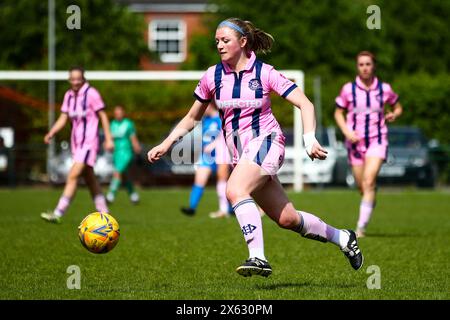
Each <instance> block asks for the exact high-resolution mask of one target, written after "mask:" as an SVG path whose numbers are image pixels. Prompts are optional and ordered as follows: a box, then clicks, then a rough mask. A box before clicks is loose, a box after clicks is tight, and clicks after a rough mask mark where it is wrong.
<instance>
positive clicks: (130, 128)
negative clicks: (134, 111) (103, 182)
mask: <svg viewBox="0 0 450 320" xmlns="http://www.w3.org/2000/svg"><path fill="white" fill-rule="evenodd" d="M111 134H112V136H113V138H114V153H113V161H114V174H113V178H112V180H111V184H110V186H109V191H108V194H107V195H106V200H107V201H108V202H109V203H112V202H114V199H115V196H116V193H117V190H119V188H120V186H121V184H123V185H124V186H125V188H126V189H127V191H128V194H129V196H130V200H131V202H132V203H133V204H137V203H138V202H139V194H138V193H137V192H136V190H135V189H134V186H133V182H132V181H131V178H130V177H129V175H128V169H129V167H130V165H131V163H132V162H133V159H134V153H136V154H139V153H140V152H141V146H140V144H139V140H138V138H137V136H136V129H135V127H134V123H133V121H131V120H130V119H128V118H125V110H124V108H123V107H122V106H120V105H119V106H116V107H115V108H114V120H113V121H111Z"/></svg>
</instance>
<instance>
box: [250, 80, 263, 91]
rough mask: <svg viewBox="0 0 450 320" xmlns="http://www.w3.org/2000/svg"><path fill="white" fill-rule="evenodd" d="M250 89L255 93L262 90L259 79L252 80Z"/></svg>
mask: <svg viewBox="0 0 450 320" xmlns="http://www.w3.org/2000/svg"><path fill="white" fill-rule="evenodd" d="M248 87H249V88H250V89H251V90H253V91H256V90H258V89H262V85H261V81H260V80H259V79H252V80H250V81H249V82H248Z"/></svg>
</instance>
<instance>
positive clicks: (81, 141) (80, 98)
mask: <svg viewBox="0 0 450 320" xmlns="http://www.w3.org/2000/svg"><path fill="white" fill-rule="evenodd" d="M69 82H70V86H71V89H69V90H68V91H67V92H66V93H65V95H64V101H63V104H62V106H61V115H60V116H59V118H58V120H57V121H56V122H55V124H54V125H53V127H52V128H51V130H50V131H49V132H48V133H47V134H46V136H45V137H44V142H45V143H47V144H48V143H49V142H50V139H52V138H53V137H54V136H55V134H56V133H58V132H59V131H60V130H61V129H62V128H64V126H65V125H66V123H67V120H68V119H70V120H71V122H72V131H71V136H70V146H71V151H72V157H73V165H72V168H71V169H70V171H69V175H68V176H67V180H66V185H65V187H64V191H63V194H62V196H61V198H60V199H59V201H58V204H57V206H56V208H55V210H53V212H45V213H42V214H41V217H42V218H43V219H44V220H46V221H49V222H55V223H59V222H61V217H62V216H63V215H64V213H65V212H66V210H67V208H68V207H69V205H70V202H71V201H72V199H73V198H74V196H75V193H76V190H77V183H78V178H79V177H80V176H83V177H84V180H85V181H86V184H87V186H88V187H89V191H90V193H91V196H92V198H93V199H94V204H95V209H96V210H97V211H100V212H108V206H107V204H106V201H105V197H104V196H103V194H102V191H101V188H100V185H99V183H98V181H97V178H96V177H95V174H94V165H95V161H96V159H97V153H98V150H99V137H98V122H99V119H100V121H101V123H102V127H103V131H104V133H105V143H104V148H105V149H107V150H112V149H113V147H114V142H113V140H112V137H111V132H110V129H109V121H108V116H107V114H106V112H105V111H104V108H105V104H104V103H103V100H102V97H101V96H100V94H99V93H98V91H97V90H96V89H95V88H94V87H91V86H90V85H89V83H88V82H87V81H86V79H85V78H84V70H83V68H81V67H74V68H71V69H70V70H69Z"/></svg>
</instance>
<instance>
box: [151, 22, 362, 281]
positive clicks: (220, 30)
mask: <svg viewBox="0 0 450 320" xmlns="http://www.w3.org/2000/svg"><path fill="white" fill-rule="evenodd" d="M215 40H216V46H217V50H218V52H219V55H220V57H221V62H220V63H218V64H217V65H215V66H212V67H210V68H209V69H208V70H207V71H206V73H205V74H204V76H203V77H202V78H201V80H200V82H199V84H198V86H197V88H196V89H195V93H194V96H195V98H196V101H195V102H194V104H193V105H192V107H191V109H190V110H189V112H188V114H187V115H186V116H185V117H184V118H183V119H182V120H181V121H180V123H179V124H178V125H177V126H176V127H175V129H174V130H173V131H172V132H171V133H170V135H169V136H168V137H167V138H166V139H165V140H164V141H163V142H162V143H161V144H160V145H158V146H156V147H154V148H153V149H152V150H150V151H149V152H148V159H149V161H150V162H154V161H156V160H158V159H160V157H161V156H162V155H164V154H165V153H166V152H167V151H168V150H169V148H170V147H171V146H172V144H173V143H174V142H175V141H176V140H177V139H178V138H179V137H180V136H182V135H184V134H185V133H186V132H188V131H190V130H192V128H193V127H194V125H195V123H196V121H200V120H201V117H202V115H203V113H204V111H205V109H206V107H207V106H208V103H209V102H210V101H214V103H215V104H216V106H217V107H218V108H219V113H220V116H221V119H222V123H223V125H222V128H223V133H224V136H225V140H226V143H227V146H228V149H229V150H230V153H231V155H232V159H231V161H232V165H233V167H234V168H233V171H232V173H231V176H230V178H229V180H228V183H227V197H228V200H229V201H230V202H231V204H232V205H233V209H234V212H235V214H236V217H237V220H238V222H239V225H240V227H241V231H242V233H243V234H244V238H245V241H246V242H247V246H248V249H249V258H248V259H247V260H246V261H245V262H244V263H243V264H242V265H240V266H239V267H238V268H237V269H236V271H237V272H238V273H239V274H240V275H242V276H252V275H261V276H266V277H267V276H269V275H270V274H271V273H272V268H271V266H270V265H269V263H268V261H267V259H266V257H265V254H264V241H263V231H262V222H261V217H260V213H259V210H258V207H257V205H256V204H258V205H259V206H260V207H261V208H262V209H263V210H264V212H265V213H266V214H267V215H268V216H269V217H270V218H271V219H272V220H274V221H275V222H276V223H277V224H278V225H279V226H280V227H282V228H285V229H289V230H292V231H294V232H297V233H299V234H301V235H302V236H304V237H306V238H310V239H314V240H319V241H322V242H327V241H330V242H332V243H334V244H335V245H337V246H338V247H339V248H340V249H341V250H342V251H343V252H344V254H345V256H346V257H347V258H348V259H349V261H350V264H351V265H352V267H353V268H354V269H356V270H358V269H359V268H361V266H362V263H363V256H362V253H361V251H360V249H359V248H358V244H357V239H356V236H355V233H354V232H353V231H350V230H339V229H336V228H333V227H332V226H330V225H327V224H326V223H325V222H323V221H322V220H320V219H319V218H317V217H316V216H314V215H312V214H310V213H307V212H303V211H297V210H296V209H295V208H294V206H293V204H292V203H291V202H290V201H289V199H288V198H287V196H286V194H285V192H284V190H283V187H282V185H281V183H280V182H279V180H278V178H277V176H276V174H277V171H278V169H279V167H280V166H281V164H282V162H283V159H284V142H285V138H284V135H283V133H282V131H281V128H280V126H279V124H278V122H277V120H276V119H275V117H274V116H273V114H272V111H271V105H270V92H275V93H277V94H278V95H280V96H282V97H284V98H285V99H287V100H288V101H289V102H291V103H292V104H294V105H295V106H297V107H298V108H300V109H301V111H302V119H303V127H304V132H305V134H304V136H303V137H304V142H305V146H306V150H307V153H308V155H309V156H310V157H311V159H325V158H326V155H327V152H326V150H324V149H323V148H322V147H321V146H320V144H319V143H318V142H317V140H316V138H315V116H314V106H313V105H312V103H311V102H310V101H309V100H308V98H307V97H306V96H305V95H304V94H303V92H302V91H301V90H300V89H299V88H298V87H297V86H296V85H295V84H294V83H293V82H291V81H290V80H288V79H286V78H285V77H284V76H283V75H282V74H280V73H279V72H278V71H276V70H275V69H274V68H273V67H272V66H270V65H268V64H265V63H263V62H261V61H260V60H258V59H256V56H255V52H262V53H266V52H268V51H269V50H270V48H271V46H272V43H273V38H272V36H271V35H269V34H267V33H265V32H263V31H262V30H259V29H257V28H255V27H254V26H253V24H252V23H251V22H249V21H242V20H240V19H237V18H230V19H227V20H225V21H223V22H221V23H220V24H219V26H218V27H217V30H216V35H215Z"/></svg>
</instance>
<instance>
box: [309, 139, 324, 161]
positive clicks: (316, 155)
mask: <svg viewBox="0 0 450 320" xmlns="http://www.w3.org/2000/svg"><path fill="white" fill-rule="evenodd" d="M308 155H309V157H310V159H311V160H312V161H314V159H319V160H325V159H326V158H327V155H328V151H327V150H326V149H325V148H323V147H322V146H321V145H320V143H319V142H317V141H316V142H315V143H314V144H313V147H312V149H311V153H309V154H308Z"/></svg>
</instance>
